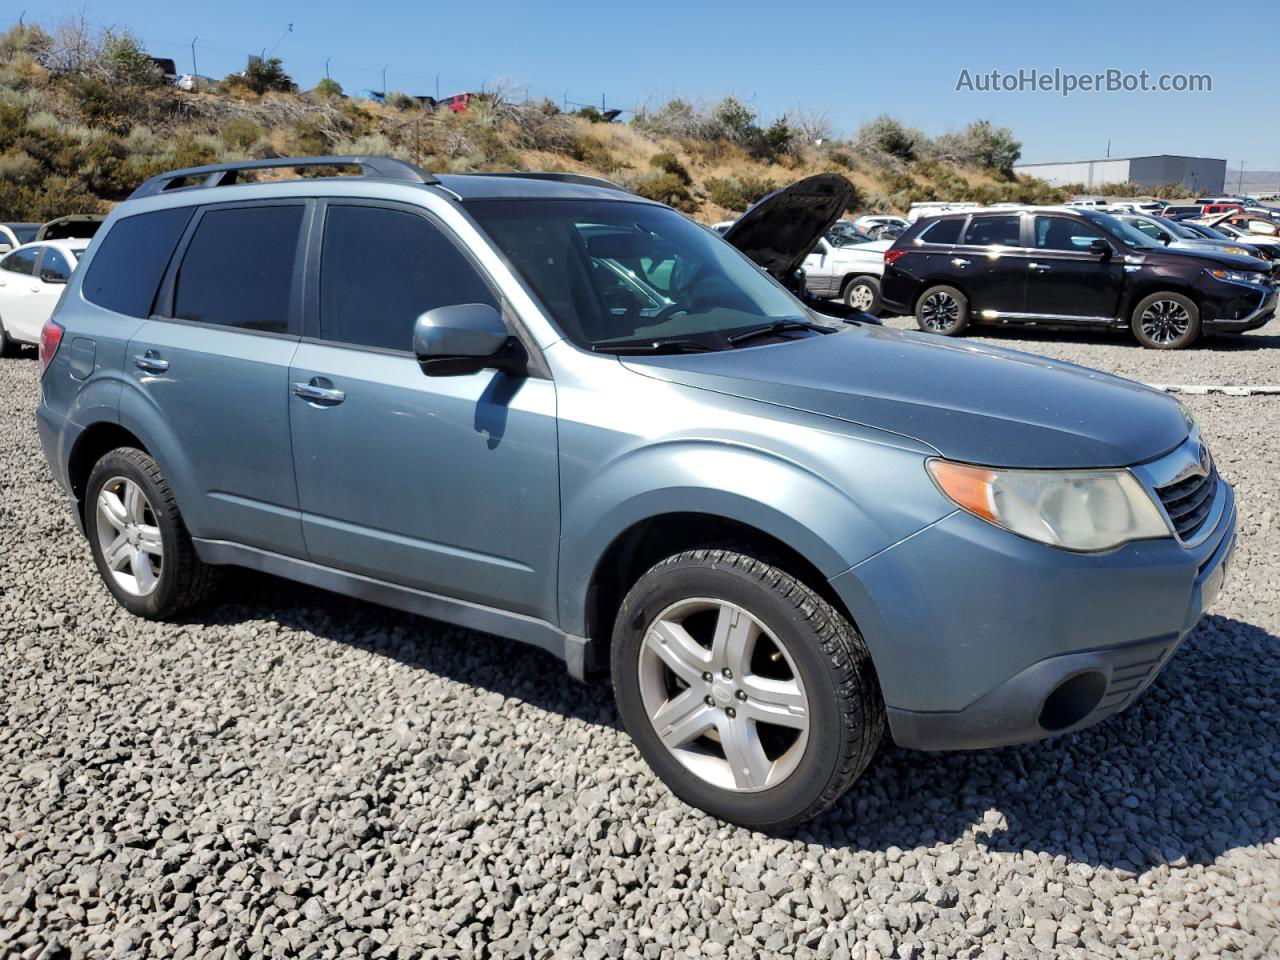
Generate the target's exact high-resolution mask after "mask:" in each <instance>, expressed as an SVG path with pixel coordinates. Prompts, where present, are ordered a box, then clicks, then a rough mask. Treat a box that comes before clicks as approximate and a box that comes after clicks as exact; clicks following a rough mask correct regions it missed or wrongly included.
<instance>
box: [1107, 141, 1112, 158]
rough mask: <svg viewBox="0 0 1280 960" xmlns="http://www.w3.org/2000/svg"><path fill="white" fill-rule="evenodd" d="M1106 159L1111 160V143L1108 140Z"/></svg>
mask: <svg viewBox="0 0 1280 960" xmlns="http://www.w3.org/2000/svg"><path fill="white" fill-rule="evenodd" d="M1107 159H1108V160H1110V159H1111V141H1110V140H1108V141H1107Z"/></svg>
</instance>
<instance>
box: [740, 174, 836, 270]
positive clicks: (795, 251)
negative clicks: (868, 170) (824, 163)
mask: <svg viewBox="0 0 1280 960" xmlns="http://www.w3.org/2000/svg"><path fill="white" fill-rule="evenodd" d="M853 196H854V189H853V184H851V183H850V182H849V181H848V180H846V179H845V178H844V177H842V176H840V174H838V173H820V174H818V175H817V176H813V177H806V178H805V179H803V180H798V181H796V182H795V183H793V184H791V186H789V187H783V188H782V189H781V190H775V191H774V192H773V193H771V194H769V195H768V196H767V197H765V198H764V199H762V200H760V201H759V202H758V203H756V205H755V206H753V207H752V208H751V209H750V210H748V211H747V212H746V213H744V214H743V215H742V216H741V217H739V218H738V219H737V220H736V221H734V223H733V226H731V227H729V229H728V230H726V231H725V232H724V238H725V239H726V240H728V241H729V242H730V243H732V244H733V245H734V246H735V247H737V248H738V249H739V250H741V251H742V252H743V253H745V254H746V255H747V256H748V257H750V258H751V259H752V260H754V261H755V262H756V263H758V264H760V266H762V267H764V269H765V270H767V271H768V272H769V274H770V275H771V276H773V277H774V278H775V279H777V280H782V281H784V282H785V279H786V278H787V277H789V276H791V275H792V274H793V273H795V272H796V270H798V269H799V268H800V264H801V263H802V262H803V261H804V258H805V257H806V256H808V254H809V251H810V250H812V249H813V247H814V244H816V243H817V242H818V239H819V238H820V237H821V236H822V235H823V234H825V233H826V232H827V231H828V230H830V229H831V225H832V224H833V223H835V222H836V221H837V220H839V219H840V215H841V214H842V213H844V212H845V210H846V209H848V207H849V204H850V203H851V202H852V200H853Z"/></svg>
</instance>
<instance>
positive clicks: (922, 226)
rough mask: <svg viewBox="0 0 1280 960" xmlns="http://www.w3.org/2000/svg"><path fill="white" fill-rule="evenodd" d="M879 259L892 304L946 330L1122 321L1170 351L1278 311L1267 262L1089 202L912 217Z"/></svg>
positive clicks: (1248, 326) (1143, 339)
mask: <svg viewBox="0 0 1280 960" xmlns="http://www.w3.org/2000/svg"><path fill="white" fill-rule="evenodd" d="M884 262H885V270H884V280H883V281H882V283H881V295H882V298H883V302H884V306H885V308H886V309H889V310H896V311H898V312H901V313H914V314H915V316H916V320H917V322H918V323H919V324H920V329H922V330H925V331H928V332H931V333H941V334H944V335H946V336H956V335H957V334H959V333H961V332H963V331H964V329H965V328H966V327H967V326H968V325H969V324H970V323H1031V324H1037V325H1041V326H1047V327H1075V326H1102V327H1117V328H1122V327H1126V326H1127V327H1129V328H1130V329H1131V330H1132V331H1133V334H1134V336H1135V337H1137V338H1138V341H1139V342H1140V343H1141V344H1142V345H1143V346H1146V347H1153V348H1155V349H1160V350H1173V349H1177V348H1179V347H1185V346H1187V345H1188V344H1190V343H1191V342H1192V341H1194V340H1195V339H1196V337H1197V336H1199V335H1200V333H1201V332H1202V331H1203V332H1206V333H1215V332H1231V333H1238V332H1241V331H1244V330H1253V329H1255V328H1257V327H1260V326H1262V325H1263V324H1265V323H1266V322H1267V321H1268V320H1270V319H1271V317H1272V316H1274V315H1275V311H1276V299H1277V289H1276V285H1275V280H1274V277H1273V275H1272V273H1271V272H1270V265H1269V264H1267V263H1266V262H1264V261H1262V260H1258V259H1256V258H1254V257H1243V256H1235V255H1231V254H1224V253H1213V252H1200V251H1191V250H1171V249H1169V248H1168V247H1166V246H1164V245H1163V244H1161V243H1158V242H1157V241H1155V240H1153V239H1151V238H1150V237H1148V236H1147V235H1146V234H1143V233H1141V232H1139V231H1137V230H1135V229H1133V228H1132V227H1129V226H1127V225H1125V224H1123V223H1121V222H1120V221H1119V220H1116V219H1115V218H1114V217H1110V216H1107V215H1106V214H1104V213H1099V212H1097V211H1094V210H1082V209H1078V208H1077V209H1068V208H1065V207H1036V208H1024V209H1022V210H1000V211H994V210H993V211H990V212H988V211H982V210H979V211H973V212H970V213H955V214H945V215H943V216H941V217H936V218H931V219H928V220H922V221H917V222H916V223H915V224H913V225H912V226H911V228H910V229H909V230H907V232H906V233H904V234H903V235H902V236H901V237H899V238H898V239H897V241H896V242H895V243H894V245H893V246H892V247H891V248H890V249H889V250H887V251H885V255H884Z"/></svg>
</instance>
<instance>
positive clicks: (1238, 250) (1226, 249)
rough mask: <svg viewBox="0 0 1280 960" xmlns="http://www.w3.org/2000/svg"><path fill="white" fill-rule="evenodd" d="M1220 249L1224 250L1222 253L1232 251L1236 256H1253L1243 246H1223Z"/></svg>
mask: <svg viewBox="0 0 1280 960" xmlns="http://www.w3.org/2000/svg"><path fill="white" fill-rule="evenodd" d="M1222 249H1223V252H1224V253H1234V254H1235V255H1236V256H1238V257H1250V256H1253V254H1251V253H1250V252H1249V251H1248V250H1246V249H1245V248H1244V247H1223V248H1222Z"/></svg>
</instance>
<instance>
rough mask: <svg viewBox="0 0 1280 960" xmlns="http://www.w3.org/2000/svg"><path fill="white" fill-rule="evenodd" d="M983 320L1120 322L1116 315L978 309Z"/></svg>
mask: <svg viewBox="0 0 1280 960" xmlns="http://www.w3.org/2000/svg"><path fill="white" fill-rule="evenodd" d="M978 316H979V317H980V318H981V319H983V320H1044V321H1051V322H1053V323H1064V322H1065V323H1122V322H1123V321H1121V320H1118V319H1117V318H1116V317H1084V316H1072V315H1070V314H1064V313H1015V312H1013V311H1007V310H979V311H978Z"/></svg>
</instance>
